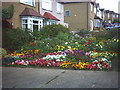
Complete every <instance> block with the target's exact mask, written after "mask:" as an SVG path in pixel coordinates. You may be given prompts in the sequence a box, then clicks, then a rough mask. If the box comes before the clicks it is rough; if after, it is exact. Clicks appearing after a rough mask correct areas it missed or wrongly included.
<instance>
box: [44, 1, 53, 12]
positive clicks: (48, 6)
mask: <svg viewBox="0 0 120 90" xmlns="http://www.w3.org/2000/svg"><path fill="white" fill-rule="evenodd" d="M42 9H45V10H49V11H52V1H51V0H42Z"/></svg>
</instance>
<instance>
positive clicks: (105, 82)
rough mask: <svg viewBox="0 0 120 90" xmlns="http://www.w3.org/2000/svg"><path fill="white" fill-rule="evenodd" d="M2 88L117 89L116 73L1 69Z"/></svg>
mask: <svg viewBox="0 0 120 90" xmlns="http://www.w3.org/2000/svg"><path fill="white" fill-rule="evenodd" d="M2 75H3V76H2V87H3V88H118V72H117V71H87V70H64V69H40V68H14V67H3V68H2Z"/></svg>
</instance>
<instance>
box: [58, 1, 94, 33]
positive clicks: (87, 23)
mask: <svg viewBox="0 0 120 90" xmlns="http://www.w3.org/2000/svg"><path fill="white" fill-rule="evenodd" d="M59 1H60V2H61V3H63V4H64V12H65V22H66V23H68V24H69V28H70V30H72V31H76V30H80V29H89V30H93V23H94V4H95V0H59Z"/></svg>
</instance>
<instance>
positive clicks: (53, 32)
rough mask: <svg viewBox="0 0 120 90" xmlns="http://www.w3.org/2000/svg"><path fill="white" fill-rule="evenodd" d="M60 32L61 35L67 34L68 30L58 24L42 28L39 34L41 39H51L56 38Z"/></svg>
mask: <svg viewBox="0 0 120 90" xmlns="http://www.w3.org/2000/svg"><path fill="white" fill-rule="evenodd" d="M60 31H61V32H63V33H68V32H69V29H68V28H67V27H64V26H63V25H60V24H59V25H55V24H54V25H46V26H44V27H43V28H42V31H40V34H41V36H42V38H52V37H56V36H57V35H58V33H59V32H60Z"/></svg>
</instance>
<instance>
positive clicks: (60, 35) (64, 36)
mask: <svg viewBox="0 0 120 90" xmlns="http://www.w3.org/2000/svg"><path fill="white" fill-rule="evenodd" d="M68 37H69V34H68V33H63V32H61V31H60V32H59V33H58V35H57V36H56V38H57V39H59V40H64V41H67V40H68Z"/></svg>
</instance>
